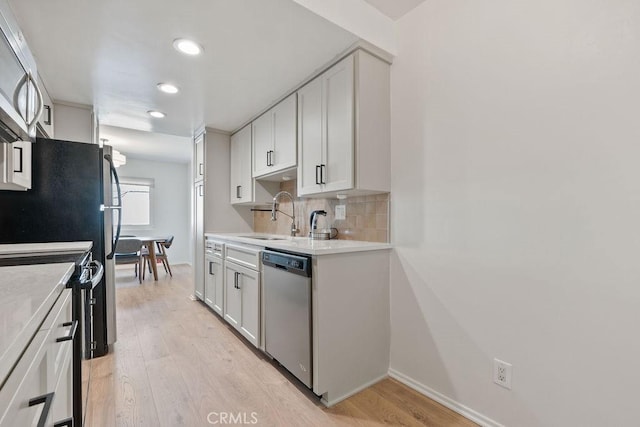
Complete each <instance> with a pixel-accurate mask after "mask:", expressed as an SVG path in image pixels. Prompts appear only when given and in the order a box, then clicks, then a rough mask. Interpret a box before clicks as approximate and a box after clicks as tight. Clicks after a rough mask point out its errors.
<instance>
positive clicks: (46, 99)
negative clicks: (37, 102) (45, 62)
mask: <svg viewBox="0 0 640 427" xmlns="http://www.w3.org/2000/svg"><path fill="white" fill-rule="evenodd" d="M38 85H39V86H40V92H42V114H41V115H40V118H39V119H38V126H37V129H36V132H37V134H38V136H40V135H42V136H44V137H45V138H54V137H55V136H54V133H53V132H54V129H53V101H52V100H51V96H49V92H48V91H47V88H46V86H45V85H44V83H43V82H42V78H41V77H40V76H39V75H38Z"/></svg>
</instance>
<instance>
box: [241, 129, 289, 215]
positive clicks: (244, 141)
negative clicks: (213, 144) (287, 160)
mask: <svg viewBox="0 0 640 427" xmlns="http://www.w3.org/2000/svg"><path fill="white" fill-rule="evenodd" d="M251 134H252V125H250V124H249V125H246V126H245V127H243V128H242V129H240V130H239V131H238V132H236V133H234V134H233V135H231V150H230V151H231V155H230V160H229V161H230V183H231V186H230V188H229V191H230V194H229V195H230V202H231V204H232V205H237V204H244V205H260V204H267V203H271V200H272V198H273V195H274V194H275V193H276V192H277V191H278V185H279V183H278V182H258V181H256V180H255V179H253V178H252V176H251V158H252V155H251V146H252V144H251Z"/></svg>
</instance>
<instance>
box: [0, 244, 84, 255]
mask: <svg viewBox="0 0 640 427" xmlns="http://www.w3.org/2000/svg"><path fill="white" fill-rule="evenodd" d="M92 246H93V242H90V241H86V242H84V241H83V242H51V243H44V242H43V243H14V244H8V245H0V257H18V256H19V257H22V256H25V255H49V254H64V253H78V252H86V251H88V250H90V249H91V247H92Z"/></svg>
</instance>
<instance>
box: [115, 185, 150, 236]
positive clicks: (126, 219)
mask: <svg viewBox="0 0 640 427" xmlns="http://www.w3.org/2000/svg"><path fill="white" fill-rule="evenodd" d="M153 184H154V183H153V180H152V179H140V178H121V179H120V191H121V194H122V225H123V226H151V212H152V210H151V195H152V191H151V189H152V188H153Z"/></svg>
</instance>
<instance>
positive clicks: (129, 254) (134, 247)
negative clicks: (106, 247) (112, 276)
mask: <svg viewBox="0 0 640 427" xmlns="http://www.w3.org/2000/svg"><path fill="white" fill-rule="evenodd" d="M114 258H115V261H116V264H117V265H120V264H135V267H134V273H135V275H136V276H137V277H138V281H139V282H140V283H142V272H143V271H142V266H143V264H142V261H143V260H142V241H140V240H139V239H132V238H124V239H122V238H121V239H120V240H118V244H117V245H116V253H115V256H114ZM138 270H139V271H138Z"/></svg>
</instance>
